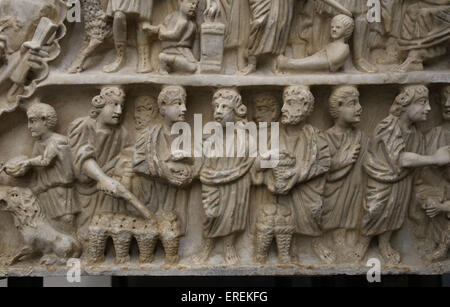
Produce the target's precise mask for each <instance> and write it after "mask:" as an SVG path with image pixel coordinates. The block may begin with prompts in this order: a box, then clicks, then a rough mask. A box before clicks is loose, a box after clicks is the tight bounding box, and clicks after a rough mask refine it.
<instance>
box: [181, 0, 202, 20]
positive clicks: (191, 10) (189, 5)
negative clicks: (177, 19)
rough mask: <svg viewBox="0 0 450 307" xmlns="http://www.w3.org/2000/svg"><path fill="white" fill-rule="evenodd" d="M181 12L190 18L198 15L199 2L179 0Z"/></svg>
mask: <svg viewBox="0 0 450 307" xmlns="http://www.w3.org/2000/svg"><path fill="white" fill-rule="evenodd" d="M179 3H180V10H181V11H182V12H183V13H184V14H186V15H187V16H189V17H194V16H195V14H196V13H197V6H198V0H179Z"/></svg>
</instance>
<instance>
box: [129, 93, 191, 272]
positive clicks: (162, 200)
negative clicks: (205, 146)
mask: <svg viewBox="0 0 450 307" xmlns="http://www.w3.org/2000/svg"><path fill="white" fill-rule="evenodd" d="M158 108H159V112H160V114H161V115H162V117H163V122H162V124H159V123H157V124H152V125H150V126H149V127H148V128H146V129H145V130H143V132H142V133H141V134H140V135H139V136H138V138H137V141H136V146H135V152H134V158H133V170H134V172H135V173H136V174H138V175H141V176H143V177H145V178H146V179H148V180H146V181H145V182H147V183H148V185H147V187H146V189H145V190H143V192H144V194H145V195H141V199H142V196H144V198H145V199H142V200H143V202H144V203H145V204H146V205H147V207H148V208H149V209H150V211H152V212H153V213H155V216H156V219H157V223H158V233H159V239H160V240H161V242H162V244H163V247H164V250H165V253H166V263H168V264H176V263H177V262H178V261H179V255H178V247H179V240H180V237H181V236H182V235H183V234H184V233H185V229H184V228H185V225H186V223H187V221H186V219H187V214H186V213H187V206H188V202H189V194H190V193H189V190H188V189H185V188H186V187H188V186H189V185H190V183H191V182H192V180H193V177H194V165H193V159H192V157H191V155H190V152H187V151H183V150H177V151H172V148H173V146H172V145H173V143H174V142H175V141H176V140H175V138H176V137H177V136H176V135H172V132H171V130H172V126H173V125H174V124H176V123H180V122H184V121H185V114H186V111H187V110H186V91H185V89H184V88H183V87H181V86H167V87H165V88H163V90H162V91H161V93H160V94H159V97H158ZM189 150H190V149H189ZM155 247H156V241H155V242H154V243H153V245H152V249H153V251H154V248H155ZM153 251H151V252H152V253H153Z"/></svg>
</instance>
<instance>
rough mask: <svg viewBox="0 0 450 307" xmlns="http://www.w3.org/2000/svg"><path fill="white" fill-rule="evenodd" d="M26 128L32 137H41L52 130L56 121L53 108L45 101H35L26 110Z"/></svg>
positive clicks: (56, 117)
mask: <svg viewBox="0 0 450 307" xmlns="http://www.w3.org/2000/svg"><path fill="white" fill-rule="evenodd" d="M27 117H28V129H29V130H30V132H31V136H32V137H33V138H37V139H39V138H41V137H42V136H44V135H45V134H47V133H48V132H49V131H53V130H54V129H55V127H56V124H57V123H58V116H57V115H56V111H55V109H54V108H53V107H52V106H51V105H48V104H45V103H40V102H38V103H35V104H33V105H32V106H31V107H30V108H29V109H28V110H27Z"/></svg>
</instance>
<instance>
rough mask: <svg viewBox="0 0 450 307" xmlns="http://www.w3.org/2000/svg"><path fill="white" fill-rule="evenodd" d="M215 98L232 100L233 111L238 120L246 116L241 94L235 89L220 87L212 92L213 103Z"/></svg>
mask: <svg viewBox="0 0 450 307" xmlns="http://www.w3.org/2000/svg"><path fill="white" fill-rule="evenodd" d="M217 99H226V100H231V101H233V104H234V113H235V114H236V116H237V117H238V119H239V120H245V119H246V118H247V107H246V106H245V105H244V103H243V102H242V96H241V94H239V92H238V91H237V89H233V88H221V89H219V90H217V91H216V92H215V93H214V96H213V103H214V101H216V100H217Z"/></svg>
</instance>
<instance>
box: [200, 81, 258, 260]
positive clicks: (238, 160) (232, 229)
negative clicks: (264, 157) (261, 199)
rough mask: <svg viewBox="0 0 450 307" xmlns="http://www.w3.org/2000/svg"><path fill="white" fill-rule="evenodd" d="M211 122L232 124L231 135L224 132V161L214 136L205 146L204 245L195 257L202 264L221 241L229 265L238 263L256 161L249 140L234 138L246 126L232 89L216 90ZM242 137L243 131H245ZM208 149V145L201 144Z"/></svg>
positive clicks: (239, 100) (244, 109) (242, 107)
mask: <svg viewBox="0 0 450 307" xmlns="http://www.w3.org/2000/svg"><path fill="white" fill-rule="evenodd" d="M212 104H213V106H214V119H215V120H216V122H218V123H219V124H220V125H221V126H222V128H223V129H224V128H225V127H226V125H227V124H234V125H235V129H234V133H225V129H224V130H223V132H224V133H223V139H224V140H225V141H224V142H223V144H235V146H228V147H229V148H228V147H227V152H226V157H225V156H224V152H223V150H220V149H219V148H218V146H217V142H216V140H214V136H211V137H210V138H209V139H208V140H207V141H206V143H212V142H214V144H215V145H214V146H211V144H209V147H208V148H209V149H211V150H210V151H209V152H206V153H205V155H206V157H205V158H204V162H203V166H202V169H201V171H200V181H201V183H202V202H203V208H204V210H205V215H206V219H205V223H204V229H203V230H204V232H203V236H204V242H203V246H202V250H201V251H200V253H199V254H197V255H196V256H195V257H194V260H195V261H196V262H205V261H206V260H207V259H208V258H209V255H210V254H211V252H212V250H213V249H214V246H215V244H216V242H217V240H219V239H223V241H224V258H225V261H226V262H227V263H228V264H230V265H235V264H238V263H239V255H238V253H237V251H236V247H235V240H236V237H237V236H238V234H240V233H242V232H243V231H244V230H246V228H247V225H248V211H249V205H250V187H251V183H252V176H251V170H252V167H253V164H254V161H255V158H252V157H250V154H249V142H247V141H248V140H249V139H250V136H248V135H246V137H245V140H242V138H240V137H236V136H237V133H238V132H239V131H238V130H240V129H244V127H243V125H245V124H246V117H247V107H246V106H245V105H244V104H243V102H242V97H241V95H240V94H239V93H238V92H237V91H236V90H234V89H219V90H218V91H217V92H216V93H215V94H214V97H213V102H212ZM244 133H245V130H244ZM221 141H222V140H221ZM204 146H208V144H204ZM236 149H237V150H238V151H239V150H244V153H245V154H244V156H243V157H239V156H238V154H237V153H236Z"/></svg>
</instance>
